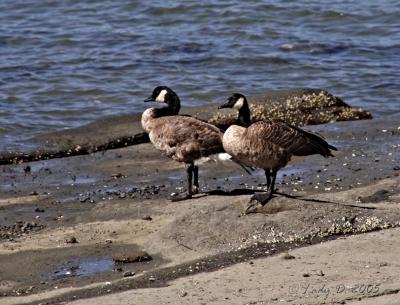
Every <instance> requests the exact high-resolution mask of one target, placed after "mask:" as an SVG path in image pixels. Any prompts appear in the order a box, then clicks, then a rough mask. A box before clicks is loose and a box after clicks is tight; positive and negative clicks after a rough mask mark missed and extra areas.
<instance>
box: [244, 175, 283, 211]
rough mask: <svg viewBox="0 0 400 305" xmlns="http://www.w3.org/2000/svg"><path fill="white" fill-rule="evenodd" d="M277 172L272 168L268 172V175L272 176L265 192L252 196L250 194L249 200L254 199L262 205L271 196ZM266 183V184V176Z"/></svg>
mask: <svg viewBox="0 0 400 305" xmlns="http://www.w3.org/2000/svg"><path fill="white" fill-rule="evenodd" d="M277 172H278V171H277V170H274V169H273V170H272V171H271V172H270V175H271V176H272V178H271V181H270V185H269V187H268V190H267V191H266V192H265V193H258V194H254V195H253V196H251V199H250V201H252V200H256V201H258V202H259V203H261V204H262V205H265V204H266V203H267V202H268V201H269V200H270V199H271V198H272V195H273V193H274V191H275V180H276V174H277ZM266 175H267V174H266ZM267 184H268V176H267Z"/></svg>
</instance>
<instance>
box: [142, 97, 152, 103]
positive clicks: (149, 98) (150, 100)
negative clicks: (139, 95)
mask: <svg viewBox="0 0 400 305" xmlns="http://www.w3.org/2000/svg"><path fill="white" fill-rule="evenodd" d="M144 102H145V103H148V102H154V98H153V97H152V96H150V97H148V98H147V99H145V100H144Z"/></svg>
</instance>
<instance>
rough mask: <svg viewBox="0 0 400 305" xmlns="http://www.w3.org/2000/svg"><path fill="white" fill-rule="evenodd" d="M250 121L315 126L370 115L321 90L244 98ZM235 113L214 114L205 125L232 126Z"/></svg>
mask: <svg viewBox="0 0 400 305" xmlns="http://www.w3.org/2000/svg"><path fill="white" fill-rule="evenodd" d="M248 101H249V105H250V111H251V114H252V116H251V119H252V121H253V122H254V121H260V120H265V119H273V120H281V121H284V122H287V123H290V124H293V125H296V126H303V125H316V124H323V123H329V122H334V121H349V120H361V119H371V118H372V115H371V113H370V112H368V111H366V110H363V109H360V108H353V107H350V106H349V105H347V104H346V103H344V102H343V101H342V100H341V99H340V98H339V97H337V96H334V95H332V94H330V93H328V92H326V91H324V90H320V91H319V92H318V91H316V90H312V91H311V92H306V93H304V94H302V95H300V96H299V95H293V96H287V98H284V99H283V98H277V99H276V100H273V99H270V98H269V97H267V96H264V95H257V96H250V97H249V98H248ZM236 116H237V114H236V113H235V112H233V111H231V112H229V113H226V112H225V113H221V112H219V113H215V114H214V116H212V117H211V118H210V119H209V122H210V123H212V124H215V125H217V126H224V125H229V124H232V123H233V122H234V121H235V119H236Z"/></svg>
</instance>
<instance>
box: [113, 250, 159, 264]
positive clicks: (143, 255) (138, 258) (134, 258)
mask: <svg viewBox="0 0 400 305" xmlns="http://www.w3.org/2000/svg"><path fill="white" fill-rule="evenodd" d="M112 259H113V260H114V262H117V263H136V262H144V261H150V260H152V259H153V258H152V257H151V255H150V254H148V253H147V252H146V251H131V252H128V251H121V252H117V253H114V254H113V255H112Z"/></svg>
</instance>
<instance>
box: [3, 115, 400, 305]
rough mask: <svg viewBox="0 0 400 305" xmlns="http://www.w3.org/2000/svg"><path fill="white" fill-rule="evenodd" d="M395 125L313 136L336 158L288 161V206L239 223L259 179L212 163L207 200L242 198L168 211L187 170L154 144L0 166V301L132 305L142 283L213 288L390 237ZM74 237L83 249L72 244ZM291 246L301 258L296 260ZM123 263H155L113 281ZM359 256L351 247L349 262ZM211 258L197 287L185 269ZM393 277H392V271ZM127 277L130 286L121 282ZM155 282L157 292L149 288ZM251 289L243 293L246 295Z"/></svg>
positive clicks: (201, 201)
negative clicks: (126, 257) (229, 278)
mask: <svg viewBox="0 0 400 305" xmlns="http://www.w3.org/2000/svg"><path fill="white" fill-rule="evenodd" d="M399 121H400V120H399V118H398V115H394V116H391V117H390V119H389V118H388V117H385V118H381V119H374V120H370V121H349V122H336V123H332V124H327V125H318V126H308V127H307V128H310V129H312V130H314V131H318V132H319V133H321V134H322V135H324V136H325V137H326V138H327V139H328V141H329V142H332V144H333V145H335V146H338V148H339V152H337V154H336V157H335V158H328V159H324V158H322V157H319V156H311V157H309V158H296V159H293V160H292V162H291V163H290V165H289V166H288V167H286V168H285V169H283V170H282V173H281V175H280V176H279V177H278V184H277V187H278V189H279V192H280V193H283V194H284V195H279V196H276V197H275V198H273V200H272V201H271V202H270V203H269V204H267V205H266V206H265V208H262V209H259V210H258V213H252V214H249V215H243V210H244V207H245V205H246V203H247V201H248V199H249V197H250V195H248V194H249V192H250V191H251V190H258V189H259V190H261V189H262V188H263V186H264V182H265V181H264V177H263V175H262V172H261V171H258V172H255V173H254V174H253V175H252V176H248V175H247V174H245V173H244V172H243V171H242V170H241V169H240V168H239V167H238V166H237V165H235V164H232V163H217V164H216V163H214V162H208V163H205V164H203V165H201V167H200V183H201V186H202V190H203V191H219V192H221V191H226V192H228V191H231V190H235V189H236V190H238V191H237V193H238V194H239V195H229V194H226V195H225V196H223V195H210V196H205V197H202V196H197V197H196V198H195V199H193V200H188V201H183V202H177V203H172V202H169V201H167V200H166V199H165V198H166V197H167V196H168V195H169V194H170V193H171V192H176V191H179V190H180V189H181V188H182V187H184V186H185V182H184V178H183V176H184V173H183V169H182V168H181V166H180V165H179V164H178V163H176V162H174V161H172V160H170V159H168V158H166V157H163V156H162V155H161V154H160V153H159V152H158V151H156V150H155V149H154V148H153V147H152V145H151V144H149V143H145V144H140V145H134V146H130V147H126V148H120V149H114V150H109V151H104V152H96V153H92V154H89V155H82V156H74V157H70V158H60V159H51V160H42V161H36V162H30V163H23V164H11V165H3V166H1V171H0V178H1V179H2V181H5V183H3V184H2V185H1V186H0V208H1V210H2V216H3V217H2V220H1V226H0V233H1V234H0V236H1V239H0V266H1V267H0V271H1V274H2V278H3V280H2V282H1V283H2V284H1V286H0V288H1V290H0V294H1V295H2V296H0V300H1V302H2V303H4V304H20V303H24V304H26V303H29V304H38V303H46V302H47V303H49V304H54V303H60V302H63V303H65V302H71V301H73V300H75V299H81V300H82V301H81V302H85V299H86V298H88V297H95V296H100V299H96V302H101V298H104V304H108V303H109V304H117V303H115V302H116V301H115V300H114V299H112V298H111V299H109V298H108V297H107V295H109V294H111V295H115V297H117V298H118V296H119V292H120V291H121V290H126V292H122V298H124V297H123V296H124V295H125V294H126V297H127V298H132V295H131V294H130V293H135V292H134V291H138V292H140V293H142V292H141V291H142V290H141V289H138V290H132V292H130V289H131V288H132V287H134V286H135V285H136V284H138V285H139V283H142V284H140V285H142V286H141V287H154V286H164V285H170V284H171V283H175V282H176V281H178V282H180V281H186V280H187V279H188V276H189V278H190V279H191V277H192V276H193V277H194V278H197V277H200V278H203V277H206V278H207V276H211V277H212V276H214V274H219V273H220V272H222V273H223V272H226V270H231V268H233V269H232V270H236V269H235V268H238V267H240V266H243V264H245V265H246V264H248V265H249V266H250V267H251V266H252V265H251V264H250V262H251V261H257V262H258V261H259V260H261V261H263V260H266V262H267V265H270V264H271V263H269V262H270V261H271V262H273V261H275V260H277V259H279V260H280V256H279V255H273V256H271V257H270V256H269V255H270V254H272V253H273V251H272V249H276V250H275V251H276V253H277V252H279V251H278V250H279V249H281V250H282V251H283V253H284V252H286V251H289V253H290V254H292V253H293V252H292V251H306V252H307V251H314V250H307V249H317V248H318V247H320V246H321V247H324V245H328V244H332V245H335V244H336V241H328V240H330V239H332V238H334V239H335V238H338V239H337V241H338V242H341V240H342V239H343V240H344V241H346V240H347V239H349V240H352V238H353V237H350V236H349V235H353V234H357V236H355V237H354V238H358V236H360V238H361V239H363V238H365V239H366V240H369V238H370V237H369V236H373V235H366V234H364V233H367V232H370V231H375V230H382V231H381V232H383V233H382V234H384V235H385V234H387V233H386V232H392V231H391V230H396V229H392V228H393V227H394V228H396V227H398V226H399V225H400V223H399V221H398V219H400V209H399V202H400V197H399V194H400V193H399V189H400V188H399V183H400V178H399V174H400V170H399V169H398V164H400V159H399V158H400V154H399V150H400V142H399V139H400V129H399V127H400V126H398V122H399ZM27 167H29V170H28V168H27ZM240 192H242V195H240ZM33 223H35V224H33ZM238 228H240V230H238ZM396 232H397V231H396ZM385 236H386V235H385ZM72 237H75V239H76V241H77V243H70V242H66V241H68V240H72ZM371 238H372V237H371ZM320 241H323V243H322V244H320ZM325 241H326V242H325ZM314 242H315V243H316V245H315V246H311V244H313V243H314ZM296 244H301V245H304V247H302V248H301V249H302V250H301V249H300V248H299V249H297V250H292V249H291V248H294V245H296ZM285 245H286V246H285ZM371 245H372V246H371V247H372V248H371V251H372V250H373V251H380V246H379V245H378V244H377V245H375V244H374V243H373V242H372V239H371ZM271 247H272V248H271ZM286 247H287V248H286ZM315 247H316V248H315ZM325 247H328V246H325ZM118 251H128V252H129V253H131V254H132V255H133V254H135V253H137V252H138V251H146V252H147V253H149V254H150V255H151V256H152V257H153V260H152V261H150V262H142V263H130V264H124V265H122V271H118V270H116V269H117V267H116V266H114V265H113V264H112V261H111V265H110V258H111V257H112V255H113V254H115V252H118ZM238 251H239V252H238ZM266 251H270V253H265V252H266ZM315 251H317V250H315ZM353 251H355V249H354V248H351V246H349V247H348V252H347V253H348V257H351V253H353ZM238 253H239V254H238ZM252 253H255V254H257V253H258V254H257V255H252ZM316 253H318V252H316ZM240 255H241V256H242V257H241V258H237V257H238V256H240ZM258 255H260V258H258V259H255V257H256V256H257V257H258ZM265 255H267V257H264V258H263V257H262V256H265ZM294 256H296V255H294ZM212 257H216V258H218V259H217V260H216V263H215V264H214V265H212V263H211V265H208V263H207V262H206V264H204V265H205V267H204V269H201V270H203V271H205V272H202V273H199V274H196V275H191V274H194V273H195V272H193V271H190V268H189V266H191V267H192V268H191V269H192V270H194V268H195V267H196V266H197V265H196V264H197V263H199V264H200V265H199V266H201V262H202V261H204V260H206V259H208V258H212ZM235 260H236V261H235ZM289 261H290V262H299V265H296V266H297V267H296V266H293V268H300V267H301V266H302V263H301V261H297V260H296V259H295V260H289ZM17 262H18V263H17ZM257 262H255V264H258V263H257ZM92 263H94V264H95V265H96V264H97V263H99V264H100V266H101V268H103V267H104V268H105V269H101V271H94V272H92V271H90V270H89V271H85V270H87V269H85V268H86V267H85V266H86V265H85V264H89V265H90V264H92ZM382 263H384V262H383V261H382ZM74 264H77V266H78V269H77V270H79V269H80V270H81V271H82V272H86V273H85V274H83V275H79V276H73V275H72V276H69V275H67V276H62V277H57V276H56V274H58V273H59V272H64V271H65V270H67V271H68V270H69V269H68V268H75V265H74ZM21 265H23V266H24V268H20V267H19V266H21ZM228 265H229V266H230V267H228ZM390 266H391V268H393V270H396V268H397V267H396V266H395V265H393V264H392V263H391V265H390ZM206 267H207V268H206ZM66 268H67V269H66ZM179 268H181V271H182V273H180V272H181V271H179ZM199 268H200V267H199ZM277 268H278V267H277ZM113 270H114V271H113ZM157 270H159V271H157ZM160 270H161V271H160ZM162 270H164V271H162ZM174 270H175V272H174ZM185 270H186V271H185ZM131 271H133V272H135V275H133V276H132V277H127V278H125V277H124V276H123V274H124V273H125V272H131ZM281 271H282V272H283V275H282V279H283V280H284V281H288V282H290V281H291V279H292V278H291V277H290V276H289V275H288V274H286V273H285V272H284V271H285V269H281ZM56 272H58V273H56ZM157 272H160V273H157ZM235 272H236V271H235ZM307 272H311V271H307ZM312 272H314V271H312ZM348 272H350V273H346V274H347V275H346V276H347V279H351V272H353V271H352V270H349V271H348ZM284 274H286V276H288V277H287V278H285V277H284ZM152 275H153V277H154V278H155V280H154V281H153V280H149V278H150V277H151V276H152ZM243 276H245V277H244V278H246V276H250V277H251V275H248V274H247V275H245V273H243ZM318 278H319V277H318ZM247 279H248V278H247ZM194 280H195V279H194ZM136 281H137V282H136ZM349 281H350V280H349ZM108 282H110V284H105V283H108ZM350 282H351V281H350ZM332 283H333V282H332ZM334 283H336V282H334ZM146 285H147V286H146ZM174 285H175V284H174ZM55 287H57V288H55ZM246 287H247V286H246V285H244V287H243V289H250V287H247V288H246ZM388 287H389V286H388ZM390 287H392V286H390ZM390 287H389V288H390ZM389 288H388V289H389ZM399 288H400V287H399ZM77 289H80V291H78V290H77ZM152 289H166V290H161V291H164V292H160V293H162V294H161V295H170V294H169V293H170V292H168V288H167V287H165V288H152ZM179 289H181V288H179ZM185 289H187V288H185ZM390 289H392V288H390ZM250 290H251V289H250ZM146 291H149V290H148V289H147V290H146ZM151 291H152V290H151ZM154 291H156V290H154ZM157 291H158V290H157ZM381 292H382V291H381ZM148 293H149V295H152V292H148ZM163 293H165V294H163ZM214 293H215V294H216V295H220V292H218V291H215V292H214ZM285 293H286V292H285ZM146 294H147V292H145V293H144V295H146ZM343 296H345V295H343ZM171 297H172V296H171ZM204 297H205V296H204ZM271 297H272V294H271ZM347 297H349V295H346V298H347ZM182 298H183V299H182ZM272 298H276V296H275V297H272ZM279 298H280V297H278V299H279ZM126 300H128V299H126ZM149 300H150V299H149ZM171 300H172V301H171V302H172V303H174V302H175V303H176V302H177V300H178V301H181V300H184V301H185V302H190V300H194V299H193V298H192V297H190V293H189V292H188V295H187V297H186V296H185V297H181V296H180V295H179V294H177V295H176V298H172V299H171ZM196 300H197V299H196ZM240 300H241V301H242V300H244V299H240ZM246 300H247V301H251V300H253V298H249V299H246ZM335 300H336V299H335ZM227 302H229V300H227ZM207 303H208V302H207ZM210 303H212V302H211V301H210ZM78 304H79V302H78ZM256 304H258V303H256ZM259 304H263V303H262V302H261V301H260V302H259Z"/></svg>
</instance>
